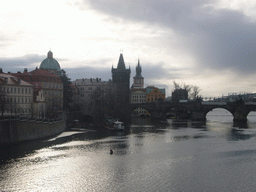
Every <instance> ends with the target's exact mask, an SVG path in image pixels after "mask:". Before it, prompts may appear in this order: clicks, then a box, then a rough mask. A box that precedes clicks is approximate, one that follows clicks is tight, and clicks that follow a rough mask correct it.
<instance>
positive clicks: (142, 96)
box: [132, 95, 146, 98]
mask: <svg viewBox="0 0 256 192" xmlns="http://www.w3.org/2000/svg"><path fill="white" fill-rule="evenodd" d="M132 98H146V95H133V96H132Z"/></svg>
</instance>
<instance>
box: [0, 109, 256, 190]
mask: <svg viewBox="0 0 256 192" xmlns="http://www.w3.org/2000/svg"><path fill="white" fill-rule="evenodd" d="M221 113H222V112H218V111H217V112H215V114H212V115H211V114H208V116H207V121H206V122H191V121H175V120H169V121H166V122H159V121H152V120H150V119H147V118H143V119H139V118H137V119H133V121H132V122H131V125H130V126H129V129H128V130H127V131H126V132H99V131H90V130H86V129H80V130H75V129H74V130H70V131H67V132H64V133H63V134H61V135H59V136H57V137H54V138H46V139H42V140H37V141H31V142H24V143H22V144H19V145H14V146H9V147H5V148H3V147H2V148H0V152H1V154H2V156H1V158H0V164H1V168H0V191H170V190H171V191H251V190H252V189H254V188H255V187H256V176H255V173H254V172H255V171H254V169H253V167H255V166H256V153H255V151H256V145H255V144H256V139H255V135H256V126H255V123H256V118H254V117H255V115H254V114H250V117H249V118H248V119H249V120H248V128H238V127H234V126H233V120H232V116H230V115H229V114H226V113H225V111H224V114H221ZM110 149H112V150H113V155H110V153H109V152H110Z"/></svg>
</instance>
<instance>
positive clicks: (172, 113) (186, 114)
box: [163, 105, 191, 119]
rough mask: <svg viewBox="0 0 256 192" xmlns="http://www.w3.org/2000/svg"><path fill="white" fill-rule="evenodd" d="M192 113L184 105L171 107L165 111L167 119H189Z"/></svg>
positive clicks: (164, 114)
mask: <svg viewBox="0 0 256 192" xmlns="http://www.w3.org/2000/svg"><path fill="white" fill-rule="evenodd" d="M190 115H191V111H190V110H189V109H188V108H187V107H186V106H183V105H170V106H168V107H166V109H165V110H164V111H163V116H164V117H165V118H167V119H168V118H176V119H189V118H190Z"/></svg>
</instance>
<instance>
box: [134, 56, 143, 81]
mask: <svg viewBox="0 0 256 192" xmlns="http://www.w3.org/2000/svg"><path fill="white" fill-rule="evenodd" d="M141 72H142V69H141V66H140V60H139V59H138V66H137V67H136V75H135V77H142V76H141Z"/></svg>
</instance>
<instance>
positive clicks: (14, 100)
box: [8, 97, 31, 104]
mask: <svg viewBox="0 0 256 192" xmlns="http://www.w3.org/2000/svg"><path fill="white" fill-rule="evenodd" d="M8 103H10V104H12V103H23V104H26V103H28V104H29V103H31V98H30V97H21V98H19V97H18V98H16V97H14V98H12V97H11V98H9V100H8Z"/></svg>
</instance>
